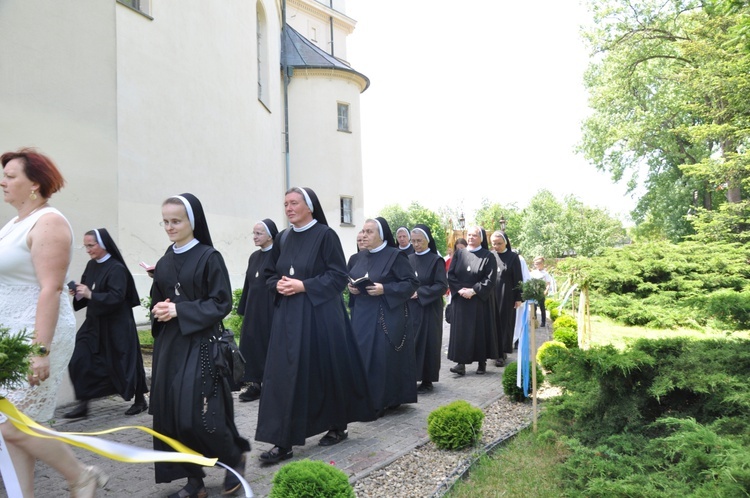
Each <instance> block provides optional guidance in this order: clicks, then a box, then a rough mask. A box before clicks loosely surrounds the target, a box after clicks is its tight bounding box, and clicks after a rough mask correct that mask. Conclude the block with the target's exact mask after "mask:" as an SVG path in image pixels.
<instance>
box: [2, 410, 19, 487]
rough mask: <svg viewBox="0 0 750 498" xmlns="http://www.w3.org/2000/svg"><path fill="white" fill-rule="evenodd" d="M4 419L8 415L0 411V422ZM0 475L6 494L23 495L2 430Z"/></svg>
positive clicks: (6, 418)
mask: <svg viewBox="0 0 750 498" xmlns="http://www.w3.org/2000/svg"><path fill="white" fill-rule="evenodd" d="M6 420H8V417H6V416H5V415H3V414H2V413H0V424H2V423H4V422H5V421H6ZM0 476H2V477H3V483H4V484H5V490H6V491H7V492H8V496H23V493H21V484H20V483H19V482H18V476H17V475H16V469H15V467H13V462H12V461H11V459H10V453H9V452H8V446H7V445H6V444H5V439H3V433H2V432H0Z"/></svg>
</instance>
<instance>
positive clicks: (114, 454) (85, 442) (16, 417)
mask: <svg viewBox="0 0 750 498" xmlns="http://www.w3.org/2000/svg"><path fill="white" fill-rule="evenodd" d="M0 413H3V414H5V415H6V416H7V417H8V420H9V421H10V422H11V423H12V424H13V425H14V426H15V427H16V428H17V429H18V430H20V431H21V432H24V433H26V434H29V435H30V436H34V437H41V438H47V439H57V440H58V441H62V442H64V443H67V444H71V445H73V446H77V447H79V448H84V449H87V450H89V451H92V452H94V453H97V454H99V455H102V456H105V457H107V458H110V459H112V460H118V461H120V462H131V463H148V462H182V463H194V464H196V465H200V466H203V467H213V466H214V465H215V464H216V462H217V461H218V459H217V458H207V457H204V456H203V455H201V454H200V453H197V452H195V451H193V450H191V449H190V448H188V447H187V446H185V445H184V444H182V443H180V442H179V441H176V440H174V439H172V438H171V437H168V436H165V435H163V434H159V433H158V432H156V431H155V430H153V429H149V428H148V427H144V426H140V425H128V426H123V427H115V428H114V429H107V430H103V431H97V432H59V431H55V430H52V429H49V428H47V427H44V426H41V425H39V424H38V423H36V422H35V421H34V420H33V419H31V418H29V417H27V416H26V415H24V414H23V413H22V412H20V411H18V409H17V408H16V407H15V406H14V405H13V403H11V402H10V401H8V400H7V399H5V398H0ZM126 429H137V430H140V431H143V432H146V433H148V434H151V435H152V436H154V437H155V438H158V439H160V440H161V441H163V442H164V443H166V444H167V445H169V446H170V447H171V448H173V449H174V450H175V452H172V451H159V450H147V449H143V448H138V447H135V446H131V445H127V444H123V443H117V442H114V441H108V440H105V439H99V438H96V437H93V436H99V435H102V434H112V433H114V432H118V431H123V430H126Z"/></svg>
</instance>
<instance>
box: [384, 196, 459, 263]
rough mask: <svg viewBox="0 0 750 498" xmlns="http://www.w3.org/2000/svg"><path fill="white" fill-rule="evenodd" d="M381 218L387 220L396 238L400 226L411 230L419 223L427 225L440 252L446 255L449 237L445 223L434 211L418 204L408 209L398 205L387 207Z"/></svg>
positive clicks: (414, 203) (412, 204) (415, 203)
mask: <svg viewBox="0 0 750 498" xmlns="http://www.w3.org/2000/svg"><path fill="white" fill-rule="evenodd" d="M380 216H382V217H383V218H385V219H386V221H387V222H388V225H389V226H390V227H391V230H392V231H393V232H394V236H395V232H396V229H398V227H400V226H405V227H407V228H408V229H409V230H411V229H412V228H414V225H416V224H418V223H422V224H423V225H427V226H428V227H430V231H431V232H432V236H433V237H434V238H435V245H436V246H437V249H438V251H440V254H443V255H445V254H446V241H447V238H448V237H447V234H446V227H445V223H444V222H443V221H442V220H441V218H440V216H438V214H437V213H435V212H434V211H431V210H429V209H427V208H426V207H424V206H422V205H421V204H419V203H418V202H412V203H411V204H410V205H409V207H408V208H407V209H404V208H402V207H401V206H399V205H398V204H391V205H388V206H385V207H384V208H383V209H382V210H381V211H380Z"/></svg>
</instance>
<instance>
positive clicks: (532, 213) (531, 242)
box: [511, 190, 569, 260]
mask: <svg viewBox="0 0 750 498" xmlns="http://www.w3.org/2000/svg"><path fill="white" fill-rule="evenodd" d="M562 215H563V206H562V204H560V202H558V200H557V199H556V198H555V196H554V195H552V193H551V192H550V191H549V190H540V191H539V192H537V193H536V194H535V195H534V197H532V198H531V200H530V201H529V205H528V206H527V207H526V208H525V209H524V210H523V214H522V216H521V223H520V225H521V226H520V228H521V230H520V233H519V234H518V237H517V240H515V241H514V240H512V239H511V245H513V242H515V246H517V247H518V249H519V251H520V252H521V254H523V255H524V256H526V259H527V260H530V259H531V258H533V257H535V256H544V257H561V256H564V255H565V254H567V251H568V250H569V247H567V243H566V242H565V240H564V239H563V238H562V234H561V233H560V228H561V220H562Z"/></svg>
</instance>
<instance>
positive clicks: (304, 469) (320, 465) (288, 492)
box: [268, 460, 355, 498]
mask: <svg viewBox="0 0 750 498" xmlns="http://www.w3.org/2000/svg"><path fill="white" fill-rule="evenodd" d="M271 484H272V487H271V492H270V493H269V495H268V496H269V498H355V494H354V489H353V488H352V486H351V484H349V478H348V477H347V475H346V474H345V473H344V472H342V471H341V470H339V469H337V468H336V467H334V466H333V465H330V464H327V463H324V462H320V461H312V460H299V461H297V462H292V463H289V464H286V465H284V466H283V467H281V469H279V471H278V472H276V474H274V476H273V480H272V481H271Z"/></svg>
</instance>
